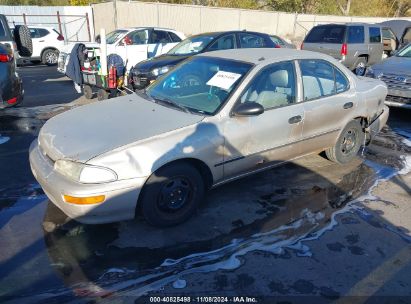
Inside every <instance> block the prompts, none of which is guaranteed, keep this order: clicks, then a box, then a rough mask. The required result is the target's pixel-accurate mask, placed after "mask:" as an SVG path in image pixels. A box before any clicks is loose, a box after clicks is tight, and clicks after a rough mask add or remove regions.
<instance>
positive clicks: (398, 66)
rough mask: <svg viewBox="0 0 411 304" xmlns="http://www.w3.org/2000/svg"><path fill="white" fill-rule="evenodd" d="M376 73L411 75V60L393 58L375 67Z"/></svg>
mask: <svg viewBox="0 0 411 304" xmlns="http://www.w3.org/2000/svg"><path fill="white" fill-rule="evenodd" d="M372 68H373V69H374V70H375V71H378V72H382V73H389V74H397V75H398V74H408V75H409V74H411V72H410V71H411V58H405V57H397V56H393V57H390V58H387V59H385V60H384V61H383V62H381V63H378V64H375V65H373V67H372Z"/></svg>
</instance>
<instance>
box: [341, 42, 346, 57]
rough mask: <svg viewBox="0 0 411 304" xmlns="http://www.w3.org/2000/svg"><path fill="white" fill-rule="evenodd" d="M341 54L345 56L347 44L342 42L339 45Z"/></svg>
mask: <svg viewBox="0 0 411 304" xmlns="http://www.w3.org/2000/svg"><path fill="white" fill-rule="evenodd" d="M341 56H347V44H346V43H343V45H342V46H341Z"/></svg>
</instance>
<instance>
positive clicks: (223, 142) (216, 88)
mask: <svg viewBox="0 0 411 304" xmlns="http://www.w3.org/2000/svg"><path fill="white" fill-rule="evenodd" d="M247 40H248V39H246V41H247ZM223 42H224V40H222V42H221V43H223ZM227 44H228V43H227ZM190 49H191V47H190V48H188V50H190ZM187 78H189V79H196V81H190V82H187V81H186V79H187ZM386 94H387V87H386V85H385V84H384V83H383V82H382V81H379V80H377V79H368V78H364V77H361V78H360V77H356V76H355V75H354V74H352V73H351V72H350V71H349V70H348V69H347V68H345V67H344V66H343V65H342V64H340V63H339V62H338V61H336V60H334V59H333V58H331V57H330V56H326V55H323V54H320V53H314V52H306V51H300V50H290V49H272V48H270V49H267V48H264V49H250V48H248V49H235V50H233V49H226V50H221V51H215V52H207V53H202V54H199V55H196V56H193V57H191V58H189V59H188V60H186V61H184V62H182V63H181V64H179V65H178V66H176V67H175V68H174V69H173V70H171V71H170V72H168V73H167V74H165V75H164V76H163V77H161V78H159V79H158V80H157V81H156V82H154V83H153V84H152V85H151V86H149V87H148V88H147V90H146V91H145V93H143V92H141V93H140V92H139V93H134V94H132V95H127V96H122V97H118V98H115V99H112V100H106V101H102V102H99V103H92V104H88V105H85V106H82V107H77V108H74V109H72V110H70V111H67V112H64V113H62V114H59V115H57V116H55V117H53V118H51V119H49V120H48V121H47V122H46V123H45V124H44V126H43V127H42V129H41V130H40V133H39V136H38V138H37V139H35V140H34V141H33V143H32V144H31V146H30V152H29V158H30V165H31V169H32V172H33V175H34V176H35V178H36V179H37V180H38V182H39V183H40V185H41V187H42V188H43V190H44V192H45V194H46V195H47V196H48V197H49V198H50V200H51V201H52V202H53V203H54V204H55V205H56V206H57V207H58V208H59V209H61V210H62V211H63V212H64V213H65V214H67V215H68V216H69V217H70V218H72V219H74V220H77V221H80V222H83V223H86V224H97V223H107V222H114V221H121V220H127V219H132V218H134V217H135V215H136V213H137V214H139V213H140V212H142V214H143V215H144V217H145V219H146V220H147V221H148V222H149V223H150V224H152V225H156V226H170V225H176V224H178V223H181V222H183V221H185V220H187V219H188V218H189V217H190V216H191V215H193V213H195V211H196V209H197V207H198V206H199V204H200V203H201V201H202V200H203V198H204V196H205V192H206V190H207V189H209V188H211V187H215V186H218V185H221V184H223V183H226V182H229V181H232V180H234V179H237V178H240V177H243V176H245V175H248V174H252V173H256V172H260V171H262V170H264V169H268V168H272V167H274V166H278V165H280V164H284V163H285V162H286V161H289V160H292V159H295V158H297V157H302V156H305V155H307V154H317V153H319V152H321V151H325V153H326V155H327V157H328V158H329V159H330V160H332V161H335V162H337V163H342V164H344V163H347V162H349V161H351V160H352V159H354V158H355V157H356V156H357V153H358V152H359V151H360V149H361V146H362V145H363V144H364V143H366V142H368V141H369V139H370V138H372V137H373V136H374V135H375V134H376V133H377V132H379V131H380V130H381V128H383V126H384V125H385V123H386V121H387V119H388V113H389V110H388V107H387V106H385V105H384V103H383V102H382V101H383V100H384V99H385V96H386ZM107 121H113V122H115V123H112V124H110V123H107ZM62 126H64V127H62ZM366 139H368V140H366Z"/></svg>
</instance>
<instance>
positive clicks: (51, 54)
mask: <svg viewBox="0 0 411 304" xmlns="http://www.w3.org/2000/svg"><path fill="white" fill-rule="evenodd" d="M58 59H59V52H58V51H57V50H53V49H47V50H45V51H44V52H43V55H42V56H41V61H42V62H43V64H47V65H55V64H57V61H58Z"/></svg>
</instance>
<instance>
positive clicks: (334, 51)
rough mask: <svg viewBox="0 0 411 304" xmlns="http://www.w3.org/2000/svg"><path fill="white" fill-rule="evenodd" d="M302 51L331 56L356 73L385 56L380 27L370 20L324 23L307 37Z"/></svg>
mask: <svg viewBox="0 0 411 304" xmlns="http://www.w3.org/2000/svg"><path fill="white" fill-rule="evenodd" d="M301 49H302V50H309V51H315V52H320V53H323V54H327V55H330V56H332V57H334V58H335V59H337V60H339V61H340V62H341V63H342V64H344V65H345V66H346V67H347V68H349V69H350V70H352V71H353V72H354V73H355V74H356V75H359V76H363V75H364V74H365V70H366V68H367V67H368V66H371V65H373V64H375V63H378V62H380V61H381V60H382V57H383V49H384V47H383V43H382V33H381V26H380V25H374V24H367V23H346V24H323V25H317V26H315V27H313V28H312V29H311V30H310V31H309V32H308V34H307V36H305V38H304V41H303V44H302V46H301Z"/></svg>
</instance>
